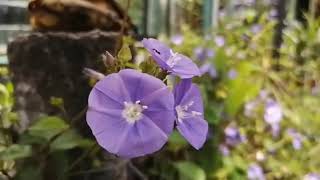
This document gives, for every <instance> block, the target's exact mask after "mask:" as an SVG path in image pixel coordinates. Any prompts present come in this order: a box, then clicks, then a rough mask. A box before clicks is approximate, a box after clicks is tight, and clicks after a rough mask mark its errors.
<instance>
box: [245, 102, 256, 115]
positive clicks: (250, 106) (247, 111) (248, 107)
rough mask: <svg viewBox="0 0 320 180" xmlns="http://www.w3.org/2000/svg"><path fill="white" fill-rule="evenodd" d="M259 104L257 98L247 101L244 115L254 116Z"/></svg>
mask: <svg viewBox="0 0 320 180" xmlns="http://www.w3.org/2000/svg"><path fill="white" fill-rule="evenodd" d="M257 104H258V102H257V101H255V100H253V101H249V102H247V103H246V104H245V106H244V115H245V116H247V117H252V116H253V113H254V110H255V108H256V106H257Z"/></svg>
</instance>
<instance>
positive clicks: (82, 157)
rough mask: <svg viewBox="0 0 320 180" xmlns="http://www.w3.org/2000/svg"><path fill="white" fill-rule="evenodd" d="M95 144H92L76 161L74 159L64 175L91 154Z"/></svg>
mask: <svg viewBox="0 0 320 180" xmlns="http://www.w3.org/2000/svg"><path fill="white" fill-rule="evenodd" d="M96 147H98V146H97V143H94V144H93V145H92V146H91V147H90V148H89V149H88V150H87V151H86V152H84V153H83V154H82V155H81V156H80V157H79V158H78V159H76V160H75V161H74V162H73V163H72V164H71V165H70V167H69V168H68V169H67V171H66V173H67V172H68V171H70V170H72V169H73V168H74V167H75V166H76V165H77V164H79V163H80V162H81V161H82V160H83V159H84V158H86V157H87V156H88V155H89V154H90V153H91V152H93V151H94V150H95V149H96Z"/></svg>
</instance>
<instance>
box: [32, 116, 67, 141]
mask: <svg viewBox="0 0 320 180" xmlns="http://www.w3.org/2000/svg"><path fill="white" fill-rule="evenodd" d="M67 128H69V125H68V124H66V122H65V121H64V120H62V119H61V118H59V117H55V116H46V117H42V118H40V119H39V120H38V121H37V122H36V123H35V124H33V125H32V126H31V127H30V128H29V133H30V135H33V136H38V137H42V138H45V139H47V140H49V139H50V138H52V137H53V136H55V135H57V134H58V133H60V132H62V131H64V130H66V129H67Z"/></svg>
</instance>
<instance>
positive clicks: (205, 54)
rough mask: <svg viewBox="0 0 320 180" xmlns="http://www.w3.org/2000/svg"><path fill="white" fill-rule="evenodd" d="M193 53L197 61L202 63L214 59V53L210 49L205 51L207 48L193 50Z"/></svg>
mask: <svg viewBox="0 0 320 180" xmlns="http://www.w3.org/2000/svg"><path fill="white" fill-rule="evenodd" d="M193 53H194V54H195V56H196V58H197V59H198V60H199V61H204V60H206V59H207V58H212V57H214V55H215V53H214V51H213V50H212V49H207V48H203V47H197V48H195V49H194V52H193Z"/></svg>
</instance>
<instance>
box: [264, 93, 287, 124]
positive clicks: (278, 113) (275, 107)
mask: <svg viewBox="0 0 320 180" xmlns="http://www.w3.org/2000/svg"><path fill="white" fill-rule="evenodd" d="M282 116H283V112H282V108H281V106H280V104H279V103H277V102H276V101H275V100H273V99H270V100H268V102H267V103H266V106H265V111H264V120H265V121H266V122H267V123H268V124H270V125H274V124H278V123H280V121H281V120H282Z"/></svg>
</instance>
